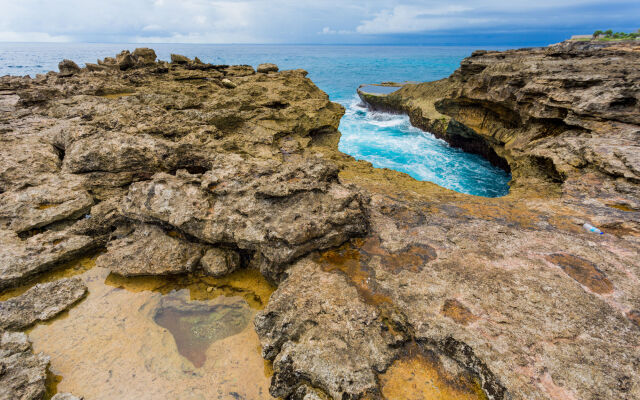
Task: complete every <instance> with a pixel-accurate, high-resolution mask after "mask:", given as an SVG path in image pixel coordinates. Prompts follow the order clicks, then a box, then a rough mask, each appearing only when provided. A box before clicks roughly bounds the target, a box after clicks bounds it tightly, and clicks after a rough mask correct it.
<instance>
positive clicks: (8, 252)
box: [0, 230, 96, 289]
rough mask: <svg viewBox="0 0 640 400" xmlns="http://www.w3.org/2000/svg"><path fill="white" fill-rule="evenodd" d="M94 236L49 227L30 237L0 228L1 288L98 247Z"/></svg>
mask: <svg viewBox="0 0 640 400" xmlns="http://www.w3.org/2000/svg"><path fill="white" fill-rule="evenodd" d="M95 244H96V243H95V240H94V239H93V238H92V237H90V236H85V235H76V234H72V233H70V232H68V231H47V232H44V233H40V234H37V235H35V236H32V237H30V238H28V239H26V240H21V239H20V238H19V237H18V236H17V235H16V234H15V233H14V232H12V231H7V230H0V289H5V288H9V287H14V286H18V285H20V284H22V283H24V282H25V281H26V280H28V279H29V278H31V277H33V276H34V275H37V274H39V273H41V272H44V271H47V270H49V269H51V268H53V267H55V266H56V265H59V264H61V263H63V262H65V261H69V260H71V259H73V258H76V257H79V256H81V255H83V254H85V253H87V252H89V251H91V250H92V249H94V248H95Z"/></svg>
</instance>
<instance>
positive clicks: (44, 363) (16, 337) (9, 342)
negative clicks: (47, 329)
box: [0, 331, 49, 400]
mask: <svg viewBox="0 0 640 400" xmlns="http://www.w3.org/2000/svg"><path fill="white" fill-rule="evenodd" d="M48 367H49V357H47V356H45V355H43V354H33V353H32V352H31V342H29V339H28V338H27V335H26V334H24V333H22V332H8V331H5V332H3V331H0V399H1V400H40V399H42V398H43V397H44V395H45V381H46V378H47V368H48Z"/></svg>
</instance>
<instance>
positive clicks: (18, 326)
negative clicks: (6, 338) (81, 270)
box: [0, 278, 87, 330]
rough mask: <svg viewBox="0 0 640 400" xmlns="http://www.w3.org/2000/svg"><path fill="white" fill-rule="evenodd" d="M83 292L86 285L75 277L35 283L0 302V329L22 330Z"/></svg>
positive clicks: (60, 308)
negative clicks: (19, 293) (22, 291)
mask: <svg viewBox="0 0 640 400" xmlns="http://www.w3.org/2000/svg"><path fill="white" fill-rule="evenodd" d="M86 293H87V287H86V285H85V284H84V283H83V282H82V280H80V279H77V278H74V279H60V280H58V281H55V282H49V283H41V284H37V285H35V286H34V287H32V288H31V289H29V290H27V291H26V292H24V293H23V294H21V295H19V296H17V297H14V298H11V299H9V300H7V301H2V302H0V329H5V330H7V329H8V330H22V329H25V328H28V327H29V326H31V325H33V324H34V323H36V322H41V321H47V320H49V319H51V318H53V317H55V316H56V315H58V314H59V313H61V312H62V311H64V310H66V309H67V308H69V307H71V306H72V305H73V304H74V303H76V302H77V301H78V300H80V299H82V298H83V297H84V296H85V295H86Z"/></svg>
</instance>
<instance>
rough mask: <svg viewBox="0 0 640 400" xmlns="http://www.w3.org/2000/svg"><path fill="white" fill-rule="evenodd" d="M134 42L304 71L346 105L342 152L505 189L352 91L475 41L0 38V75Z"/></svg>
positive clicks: (480, 163) (450, 183) (501, 179)
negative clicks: (356, 42)
mask: <svg viewBox="0 0 640 400" xmlns="http://www.w3.org/2000/svg"><path fill="white" fill-rule="evenodd" d="M136 47H151V48H153V49H155V51H156V53H157V55H158V58H159V59H161V60H169V57H170V54H171V53H177V54H183V55H185V56H187V57H190V58H193V57H196V56H197V57H198V58H200V59H201V60H202V61H204V62H210V63H214V64H249V65H253V66H254V67H255V66H257V65H258V64H260V63H263V62H273V63H276V64H278V66H279V67H280V69H294V68H302V69H305V70H307V71H308V72H309V75H308V76H309V78H311V79H312V80H313V82H314V83H315V84H316V85H318V87H320V88H321V89H322V90H324V91H325V92H327V93H328V94H329V97H330V98H331V100H332V101H335V102H338V103H340V104H342V105H343V106H344V107H345V108H346V113H345V116H344V117H343V118H342V121H341V124H340V132H341V133H342V138H341V140H340V144H339V149H340V150H341V151H342V152H344V153H347V154H350V155H352V156H353V157H355V158H357V159H362V160H367V161H369V162H371V163H372V164H373V165H374V166H375V167H379V168H390V169H394V170H398V171H401V172H405V173H407V174H409V175H410V176H412V177H413V178H415V179H418V180H422V181H430V182H434V183H436V184H438V185H440V186H443V187H445V188H448V189H452V190H455V191H458V192H461V193H466V194H471V195H477V196H485V197H499V196H504V195H506V194H507V193H508V191H509V186H508V183H509V181H510V179H511V176H510V175H509V174H508V173H505V172H504V171H502V170H501V169H499V168H496V167H494V166H492V165H491V164H490V163H489V162H488V161H487V160H485V159H484V158H482V157H480V156H477V155H474V154H469V153H465V152H463V151H461V150H459V149H455V148H452V147H450V146H449V145H448V144H447V143H446V142H444V141H442V140H440V139H437V138H435V137H434V136H433V135H432V134H430V133H428V132H424V131H421V130H419V129H417V128H414V127H412V126H411V124H410V123H409V118H408V117H406V116H402V115H395V114H388V113H381V112H373V111H370V110H368V109H367V108H366V107H365V106H364V105H363V104H362V103H361V101H360V99H359V98H358V96H357V94H356V89H357V88H358V86H360V85H361V84H363V83H379V82H384V81H395V82H403V81H418V82H422V81H432V80H436V79H441V78H444V77H447V76H448V75H450V74H451V73H452V72H453V71H454V70H455V69H456V68H457V67H458V65H459V63H460V61H461V60H462V59H463V58H464V57H466V56H468V55H470V54H471V52H472V51H474V50H476V49H477V48H475V47H462V46H446V47H445V46H442V47H438V46H430V47H427V46H351V45H344V46H335V45H204V44H148V45H145V44H98V43H91V44H78V43H73V44H71V43H0V76H2V75H31V76H32V77H35V75H36V74H39V73H45V72H47V71H51V70H54V71H57V69H58V62H60V61H61V60H62V59H64V58H68V59H71V60H74V61H75V62H76V63H78V65H81V66H82V65H83V64H84V63H86V62H93V63H95V62H96V59H98V58H100V59H102V58H104V57H112V56H114V55H115V54H117V53H119V52H120V51H121V50H123V49H128V50H134V49H135V48H136ZM492 49H500V48H492Z"/></svg>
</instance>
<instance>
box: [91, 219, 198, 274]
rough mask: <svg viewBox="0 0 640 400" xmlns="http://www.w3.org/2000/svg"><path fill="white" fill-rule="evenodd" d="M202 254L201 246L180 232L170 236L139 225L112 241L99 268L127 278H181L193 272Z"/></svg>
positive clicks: (102, 257)
mask: <svg viewBox="0 0 640 400" xmlns="http://www.w3.org/2000/svg"><path fill="white" fill-rule="evenodd" d="M202 253H203V248H202V246H201V245H198V244H194V243H190V242H187V241H185V240H183V239H180V238H179V237H178V234H177V232H176V233H174V234H173V235H168V234H167V233H165V232H164V231H163V230H162V229H161V228H159V227H157V226H153V225H138V226H136V227H135V228H134V230H133V232H132V233H130V234H128V235H126V236H124V237H122V238H118V239H116V240H113V241H111V242H110V243H109V245H108V247H107V252H106V253H105V254H102V255H101V256H100V257H98V259H97V260H96V265H97V266H100V267H104V268H108V269H109V270H111V271H112V272H114V273H116V274H118V275H123V276H137V275H167V274H181V273H187V272H191V270H193V268H194V267H195V266H196V265H197V264H198V261H200V258H201V257H202Z"/></svg>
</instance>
